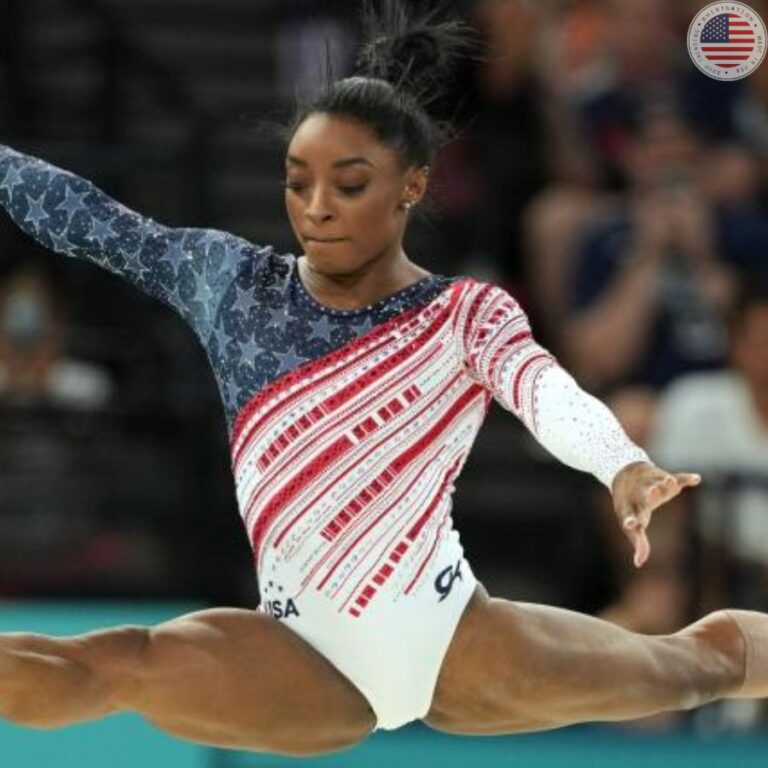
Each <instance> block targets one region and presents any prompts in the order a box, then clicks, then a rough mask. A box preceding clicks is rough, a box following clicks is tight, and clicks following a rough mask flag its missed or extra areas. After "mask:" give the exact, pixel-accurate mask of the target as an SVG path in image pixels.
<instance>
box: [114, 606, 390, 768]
mask: <svg viewBox="0 0 768 768" xmlns="http://www.w3.org/2000/svg"><path fill="white" fill-rule="evenodd" d="M142 657H143V660H142V663H141V664H140V665H139V667H140V670H141V671H140V674H139V675H138V676H137V678H136V683H135V685H133V686H129V687H127V688H126V691H127V693H126V696H127V698H128V699H129V700H128V701H125V702H123V704H124V706H126V708H129V709H132V710H135V711H137V712H139V713H141V714H142V715H144V716H145V717H146V718H147V719H148V720H150V721H151V722H153V723H154V724H156V725H158V726H159V727H161V728H163V729H164V730H166V731H169V732H171V733H175V734H177V735H180V736H184V737H186V738H190V739H193V740H196V741H202V742H205V743H209V744H215V745H217V746H229V747H236V748H243V749H254V750H260V751H261V750H263V751H270V752H279V753H284V754H297V755H300V754H314V753H316V752H323V751H329V750H331V751H332V750H334V749H340V748H343V747H345V746H351V745H353V744H355V743H357V742H358V741H360V740H362V739H364V738H365V737H366V736H367V735H368V734H369V733H370V732H371V731H372V729H373V727H374V726H375V716H374V715H373V712H372V710H371V708H370V705H369V704H368V702H367V701H366V699H365V698H364V697H363V696H362V694H361V693H360V692H359V691H358V690H357V689H356V688H355V687H354V686H353V685H352V684H351V683H350V682H349V681H348V680H347V679H346V678H345V677H344V676H343V675H342V674H341V673H340V672H339V671H338V670H337V669H336V668H335V667H334V666H333V665H332V664H331V663H330V662H329V661H328V660H327V659H325V658H324V657H323V656H322V655H320V654H319V653H318V652H317V651H315V650H314V649H313V648H312V647H311V646H309V645H308V644H307V643H306V642H305V641H304V640H302V639H301V638H300V637H299V636H298V635H296V634H295V633H293V632H292V631H291V630H289V629H288V628H286V627H285V626H284V625H282V624H281V623H280V622H279V621H277V620H276V619H274V618H273V617H271V616H267V615H265V614H261V613H256V612H251V611H243V610H237V609H215V610H208V611H200V612H198V613H193V614H189V615H188V616H184V617H181V618H178V619H174V620H173V621H170V622H166V623H164V624H161V625H159V626H157V627H155V628H153V629H152V630H151V632H150V634H149V639H148V642H147V644H146V648H145V649H144V652H143V654H142Z"/></svg>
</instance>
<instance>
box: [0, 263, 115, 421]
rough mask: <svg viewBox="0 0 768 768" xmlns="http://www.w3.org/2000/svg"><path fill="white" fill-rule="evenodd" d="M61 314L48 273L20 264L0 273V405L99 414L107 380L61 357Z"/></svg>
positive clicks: (63, 350) (90, 368)
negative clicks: (49, 407)
mask: <svg viewBox="0 0 768 768" xmlns="http://www.w3.org/2000/svg"><path fill="white" fill-rule="evenodd" d="M66 343H67V313H66V309H65V304H64V300H63V297H62V296H61V295H60V294H59V292H58V290H57V286H56V283H55V280H54V279H53V277H52V275H51V273H50V271H49V270H47V269H46V268H45V267H44V266H42V265H41V264H36V263H35V262H33V261H30V260H27V259H25V260H24V261H23V262H19V263H11V264H8V265H6V266H5V267H4V268H3V270H2V271H0V404H2V405H6V406H21V405H24V406H36V405H44V406H45V405H47V406H55V407H60V408H71V409H99V408H102V407H104V406H105V405H107V404H108V402H109V400H110V398H111V396H112V383H111V381H110V379H109V377H108V375H107V374H106V373H105V372H104V371H102V370H101V369H100V368H99V367H97V366H95V365H92V364H90V363H85V362H82V361H77V360H73V359H71V358H70V357H68V356H67V354H66Z"/></svg>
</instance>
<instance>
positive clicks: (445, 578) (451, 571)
mask: <svg viewBox="0 0 768 768" xmlns="http://www.w3.org/2000/svg"><path fill="white" fill-rule="evenodd" d="M456 579H461V580H462V581H463V580H464V577H463V576H462V575H461V560H459V562H458V563H456V566H455V567H454V566H452V565H449V566H448V567H447V568H446V569H445V570H442V571H440V573H439V574H438V575H437V578H436V579H435V589H436V590H437V592H438V594H440V595H442V597H441V598H440V599H439V600H438V601H437V602H438V603H442V602H443V600H445V598H446V597H448V595H450V594H451V590H452V589H453V582H454V581H456Z"/></svg>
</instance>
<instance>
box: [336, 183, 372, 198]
mask: <svg viewBox="0 0 768 768" xmlns="http://www.w3.org/2000/svg"><path fill="white" fill-rule="evenodd" d="M365 187H366V185H365V184H357V185H355V186H354V187H339V191H340V192H341V193H342V194H343V195H346V196H347V197H354V196H355V195H359V194H360V193H361V192H362V191H363V190H364V189H365Z"/></svg>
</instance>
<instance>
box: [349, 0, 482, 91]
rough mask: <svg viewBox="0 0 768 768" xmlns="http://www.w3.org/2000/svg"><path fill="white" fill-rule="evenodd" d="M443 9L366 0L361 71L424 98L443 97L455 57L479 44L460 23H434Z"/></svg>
mask: <svg viewBox="0 0 768 768" xmlns="http://www.w3.org/2000/svg"><path fill="white" fill-rule="evenodd" d="M440 11H441V9H440V8H439V7H437V8H433V9H432V10H431V11H427V12H422V13H421V15H415V14H412V13H409V12H408V11H406V7H405V4H404V3H403V2H401V1H400V0H379V2H374V0H365V2H364V3H363V11H362V21H363V29H364V35H365V37H364V42H363V45H362V48H361V50H360V55H359V56H358V59H357V62H356V64H357V67H356V68H357V74H360V75H363V76H366V77H375V78H379V79H381V80H386V81H387V82H389V83H391V84H392V85H394V86H395V87H397V88H401V89H405V90H407V91H410V92H412V93H414V95H418V96H419V97H420V98H427V100H431V99H432V98H435V97H437V96H438V95H439V93H440V92H441V91H442V86H443V85H444V83H445V79H446V75H447V74H448V73H449V72H450V70H451V67H452V66H453V64H454V63H455V62H456V60H457V59H458V58H459V57H460V56H461V55H463V54H464V55H465V54H467V53H468V52H469V51H470V50H472V49H474V48H475V47H476V45H477V40H476V38H475V37H474V33H473V30H471V28H470V27H468V26H467V25H466V24H464V23H463V22H461V21H457V20H451V21H443V22H438V21H436V20H435V19H436V16H437V15H438V13H440Z"/></svg>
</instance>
